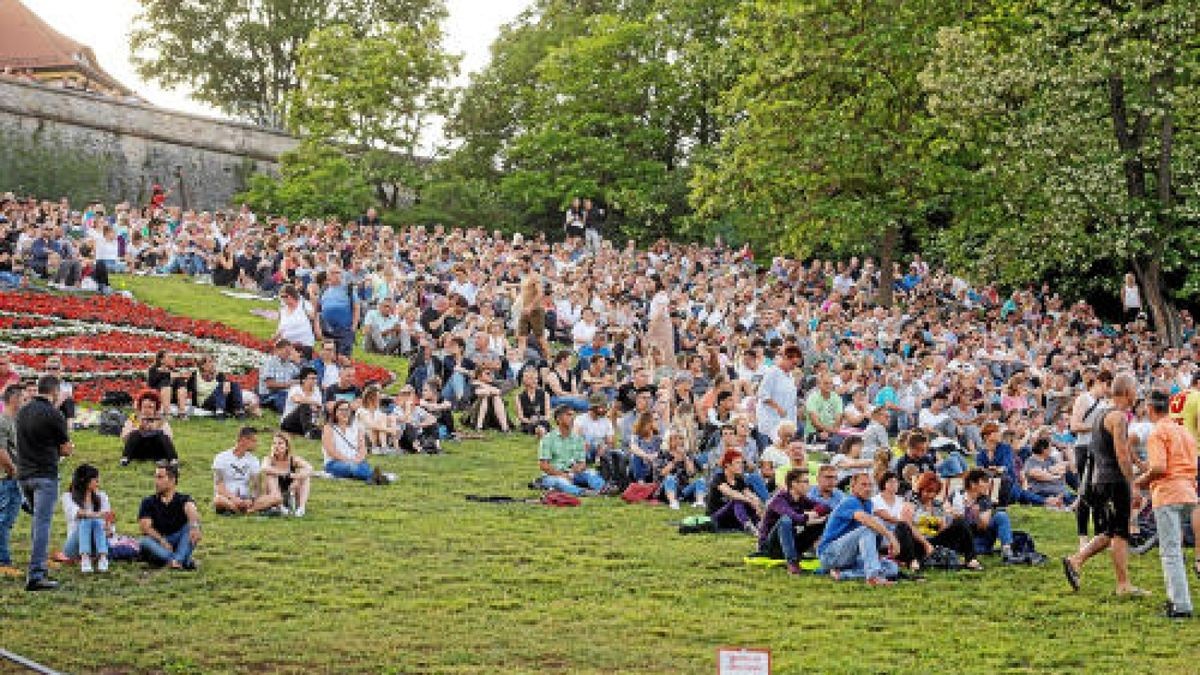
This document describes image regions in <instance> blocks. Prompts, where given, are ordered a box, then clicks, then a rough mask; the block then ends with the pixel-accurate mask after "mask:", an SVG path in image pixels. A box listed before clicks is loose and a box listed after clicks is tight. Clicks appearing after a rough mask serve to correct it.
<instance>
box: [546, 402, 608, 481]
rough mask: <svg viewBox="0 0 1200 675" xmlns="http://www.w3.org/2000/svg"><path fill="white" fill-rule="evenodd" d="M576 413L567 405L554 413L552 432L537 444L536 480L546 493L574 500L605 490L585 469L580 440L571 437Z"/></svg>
mask: <svg viewBox="0 0 1200 675" xmlns="http://www.w3.org/2000/svg"><path fill="white" fill-rule="evenodd" d="M574 422H575V411H574V410H572V409H571V408H570V407H568V406H566V405H560V406H558V407H557V408H555V409H554V428H553V429H551V430H550V432H549V433H547V434H546V435H544V436H542V438H541V441H539V442H538V468H539V469H541V471H542V477H541V478H540V479H539V482H540V484H541V486H542V487H543V488H545V489H547V490H558V491H560V492H565V493H567V494H570V495H575V496H576V497H578V496H580V495H583V494H588V493H591V494H596V493H599V492H600V491H601V490H603V489H604V479H603V478H601V477H600V474H598V473H596V471H594V470H593V469H589V468H588V467H587V452H586V451H585V450H584V446H583V437H582V436H579V435H578V434H576V433H574V428H573V425H574Z"/></svg>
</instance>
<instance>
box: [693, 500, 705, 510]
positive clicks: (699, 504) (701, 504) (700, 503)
mask: <svg viewBox="0 0 1200 675" xmlns="http://www.w3.org/2000/svg"><path fill="white" fill-rule="evenodd" d="M692 506H694V507H696V508H698V509H702V508H704V500H703V499H697V500H696V501H695V502H693V503H692Z"/></svg>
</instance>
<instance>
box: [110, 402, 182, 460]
mask: <svg viewBox="0 0 1200 675" xmlns="http://www.w3.org/2000/svg"><path fill="white" fill-rule="evenodd" d="M134 409H135V412H134V414H133V415H131V416H130V417H129V419H127V420H125V426H124V427H123V428H122V429H121V436H120V438H121V442H122V443H124V450H123V451H122V453H121V466H127V465H128V464H129V463H130V462H133V461H155V462H156V461H163V460H165V461H168V462H176V461H179V455H178V453H176V452H175V433H174V432H173V431H172V430H171V423H170V422H168V421H167V420H166V419H165V418H164V417H163V415H162V399H160V398H159V396H158V392H156V391H154V390H152V389H147V390H145V391H143V392H142V393H140V394H138V397H137V401H136V404H135V407H134Z"/></svg>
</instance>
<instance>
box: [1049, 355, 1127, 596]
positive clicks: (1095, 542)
mask: <svg viewBox="0 0 1200 675" xmlns="http://www.w3.org/2000/svg"><path fill="white" fill-rule="evenodd" d="M1109 398H1110V400H1111V401H1112V407H1111V408H1109V409H1108V410H1106V411H1104V413H1103V415H1101V416H1100V418H1099V424H1098V425H1097V428H1096V429H1095V431H1094V432H1093V434H1092V445H1091V454H1092V462H1093V465H1092V483H1093V484H1094V486H1093V491H1092V494H1093V497H1092V499H1091V507H1092V509H1093V510H1095V512H1096V513H1095V521H1096V525H1097V528H1096V536H1095V538H1093V539H1092V540H1091V541H1090V542H1088V545H1087V546H1085V547H1083V549H1081V550H1080V551H1078V552H1077V553H1075V554H1074V555H1070V556H1067V557H1065V558H1063V573H1064V574H1065V575H1066V577H1067V583H1069V584H1071V588H1073V589H1075V590H1079V570H1080V569H1081V568H1082V567H1083V566H1084V565H1085V564H1086V563H1087V561H1088V560H1089V559H1091V558H1092V557H1093V556H1095V555H1096V554H1098V553H1101V552H1103V551H1104V550H1105V549H1108V548H1110V547H1111V548H1112V560H1113V569H1114V571H1115V572H1116V577H1117V595H1128V596H1143V595H1146V591H1143V590H1142V589H1140V588H1138V587H1136V586H1134V585H1133V584H1131V583H1130V582H1129V516H1130V513H1131V511H1132V509H1133V508H1134V507H1136V506H1139V505H1140V501H1141V500H1140V498H1139V497H1137V496H1135V495H1133V491H1132V489H1131V487H1130V486H1131V485H1132V483H1133V461H1132V456H1131V452H1130V447H1129V415H1128V413H1129V410H1130V409H1132V408H1133V404H1134V402H1135V401H1136V400H1137V380H1135V379H1134V377H1133V375H1131V374H1129V373H1121V374H1120V375H1118V376H1117V377H1116V378H1114V379H1113V383H1112V392H1111V395H1110V397H1109Z"/></svg>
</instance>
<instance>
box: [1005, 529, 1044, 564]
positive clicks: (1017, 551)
mask: <svg viewBox="0 0 1200 675" xmlns="http://www.w3.org/2000/svg"><path fill="white" fill-rule="evenodd" d="M1012 554H1013V557H1018V558H1024V559H1025V564H1027V565H1041V564H1042V563H1044V562H1046V556H1044V555H1042V554H1041V553H1039V552H1038V551H1037V548H1036V546H1035V544H1034V542H1033V536H1032V535H1030V534H1029V533H1028V532H1025V531H1023V530H1013V539H1012Z"/></svg>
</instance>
